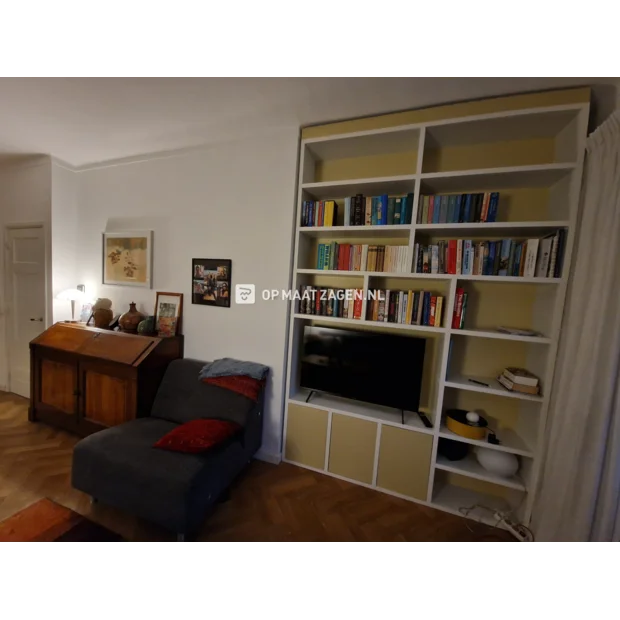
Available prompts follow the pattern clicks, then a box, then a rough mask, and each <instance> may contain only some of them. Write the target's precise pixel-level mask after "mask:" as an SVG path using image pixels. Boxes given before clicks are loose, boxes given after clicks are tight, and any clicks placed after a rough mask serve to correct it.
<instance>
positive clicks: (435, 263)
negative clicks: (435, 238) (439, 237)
mask: <svg viewBox="0 0 620 620" xmlns="http://www.w3.org/2000/svg"><path fill="white" fill-rule="evenodd" d="M431 273H439V248H438V246H436V245H431Z"/></svg>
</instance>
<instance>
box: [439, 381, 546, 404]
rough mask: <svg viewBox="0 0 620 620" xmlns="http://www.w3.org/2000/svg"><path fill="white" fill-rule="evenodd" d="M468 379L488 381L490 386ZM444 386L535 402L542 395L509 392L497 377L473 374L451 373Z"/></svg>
mask: <svg viewBox="0 0 620 620" xmlns="http://www.w3.org/2000/svg"><path fill="white" fill-rule="evenodd" d="M469 379H475V380H476V381H482V382H483V383H488V384H489V386H490V387H487V386H486V385H478V384H477V383H472V382H471V381H469ZM445 386H446V387H450V388H455V389H457V390H467V391H469V392H482V393H483V394H493V395H494V396H506V397H507V398H516V399H518V400H529V401H531V402H535V403H541V402H542V401H543V397H542V396H540V395H538V396H533V395H532V394H522V393H521V392H511V391H510V390H507V389H506V388H505V387H504V386H503V385H502V384H501V383H500V382H499V381H498V380H497V379H495V378H494V377H474V376H462V375H452V376H450V377H449V378H448V379H447V380H446V382H445Z"/></svg>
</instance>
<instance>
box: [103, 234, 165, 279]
mask: <svg viewBox="0 0 620 620" xmlns="http://www.w3.org/2000/svg"><path fill="white" fill-rule="evenodd" d="M152 245H153V231H152V230H145V231H128V232H104V233H103V283H104V284H119V285H122V286H140V287H143V288H151V280H152V277H151V271H152V258H153V257H152Z"/></svg>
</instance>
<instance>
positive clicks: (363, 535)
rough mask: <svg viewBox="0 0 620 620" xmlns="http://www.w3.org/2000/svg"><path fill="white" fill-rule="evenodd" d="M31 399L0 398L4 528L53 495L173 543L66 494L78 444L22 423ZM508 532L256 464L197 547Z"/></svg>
mask: <svg viewBox="0 0 620 620" xmlns="http://www.w3.org/2000/svg"><path fill="white" fill-rule="evenodd" d="M27 406H28V401H27V400H25V399H23V398H20V397H18V396H15V395H12V394H5V393H2V392H0V520H3V519H6V518H7V517H9V516H11V515H12V514H14V513H16V512H18V511H19V510H21V509H22V508H25V507H26V506H28V505H30V504H32V503H33V502H35V501H36V500H38V499H41V498H43V497H49V498H50V499H53V500H54V501H56V502H58V503H59V504H62V505H64V506H67V507H68V508H71V509H73V510H75V511H76V512H79V513H80V514H83V515H84V516H86V517H88V518H89V519H91V520H93V521H96V522H97V523H100V524H101V525H103V526H104V527H107V528H108V529H110V530H113V531H115V532H117V533H119V534H120V535H122V536H123V537H124V538H125V539H127V540H164V541H165V540H173V539H174V536H173V534H171V533H170V532H167V531H165V530H163V529H161V528H159V527H157V526H155V525H153V524H150V523H147V522H145V521H142V520H140V519H137V518H135V517H132V516H130V515H127V514H124V513H123V512H121V511H118V510H115V509H113V508H110V507H107V506H104V505H101V504H96V505H94V506H91V504H90V501H89V498H88V496H86V495H84V494H83V493H80V492H79V491H76V490H74V489H72V488H71V484H70V470H71V452H72V449H73V445H74V444H75V443H76V441H77V440H78V439H77V438H76V437H74V436H72V435H69V434H67V433H65V432H63V431H59V430H56V429H53V428H51V427H48V426H45V425H43V424H33V423H30V422H28V416H27ZM510 539H511V537H510V535H509V534H508V533H507V532H504V531H502V530H498V529H496V528H491V527H488V526H486V525H482V524H477V523H473V522H471V521H469V520H467V519H464V518H461V517H457V516H454V515H450V514H446V513H443V512H440V511H437V510H434V509H432V508H426V507H424V506H418V505H416V504H413V503H411V502H407V501H405V500H401V499H398V498H394V497H391V496H389V495H385V494H383V493H379V492H376V491H372V490H370V489H366V488H364V487H360V486H357V485H354V484H351V483H348V482H344V481H341V480H336V479H334V478H330V477H328V476H323V475H321V474H317V473H314V472H311V471H308V470H305V469H302V468H299V467H295V466H292V465H288V464H285V463H283V464H280V465H270V464H268V463H263V462H260V461H254V462H253V463H252V464H251V465H250V466H249V467H248V470H247V471H246V473H245V474H244V475H242V477H241V478H240V479H239V480H238V481H237V483H236V484H235V485H234V487H233V488H232V489H231V493H230V499H229V500H228V501H226V502H223V503H221V504H219V505H218V507H217V508H216V509H215V511H214V513H213V514H212V515H211V516H210V517H209V518H208V519H207V521H206V522H205V526H204V528H203V530H202V532H201V535H200V536H199V540H205V541H209V540H214V541H215V540H218V541H232V540H241V541H255V540H266V541H354V540H358V541H365V540H368V541H440V540H450V541H477V540H488V541H497V540H510Z"/></svg>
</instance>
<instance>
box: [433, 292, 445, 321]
mask: <svg viewBox="0 0 620 620" xmlns="http://www.w3.org/2000/svg"><path fill="white" fill-rule="evenodd" d="M442 310H443V297H442V296H441V295H438V296H437V305H436V307H435V327H441V314H442Z"/></svg>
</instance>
